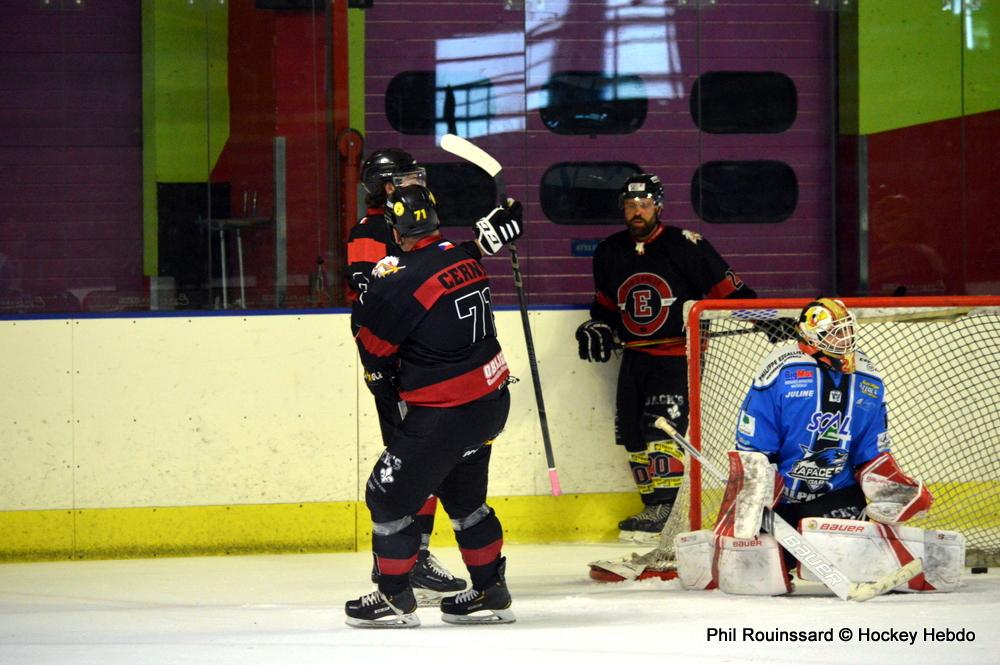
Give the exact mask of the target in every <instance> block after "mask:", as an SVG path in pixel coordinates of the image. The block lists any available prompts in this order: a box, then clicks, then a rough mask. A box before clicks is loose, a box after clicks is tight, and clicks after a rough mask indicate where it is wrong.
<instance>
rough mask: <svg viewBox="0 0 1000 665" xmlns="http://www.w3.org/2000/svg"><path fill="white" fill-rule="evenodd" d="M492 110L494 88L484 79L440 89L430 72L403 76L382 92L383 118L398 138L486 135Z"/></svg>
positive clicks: (410, 73) (397, 77)
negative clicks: (384, 117) (400, 135)
mask: <svg viewBox="0 0 1000 665" xmlns="http://www.w3.org/2000/svg"><path fill="white" fill-rule="evenodd" d="M492 109H493V84H492V83H490V82H489V81H488V80H485V79H484V80H481V81H474V82H472V83H464V84H461V85H443V86H440V87H439V86H438V83H437V76H436V75H435V73H434V72H432V71H411V72H402V73H399V74H396V76H394V77H393V78H392V80H391V81H389V86H388V88H386V91H385V115H386V118H387V119H388V120H389V124H390V125H392V128H393V129H395V130H396V131H397V132H399V133H401V134H435V133H442V134H443V133H445V132H448V133H451V134H461V135H462V136H477V135H480V134H488V133H489V121H490V119H491V118H492V117H493V115H492V113H493V111H492ZM438 130H440V131H439V132H438Z"/></svg>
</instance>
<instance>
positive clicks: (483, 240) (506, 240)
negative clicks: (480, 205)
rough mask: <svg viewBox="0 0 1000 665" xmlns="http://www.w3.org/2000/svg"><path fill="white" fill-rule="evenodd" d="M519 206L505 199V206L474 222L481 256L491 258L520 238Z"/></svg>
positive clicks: (521, 225)
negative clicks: (481, 251) (484, 255)
mask: <svg viewBox="0 0 1000 665" xmlns="http://www.w3.org/2000/svg"><path fill="white" fill-rule="evenodd" d="M521 216H522V213H521V204H520V203H518V202H517V201H515V200H514V199H507V205H506V206H503V207H500V206H498V207H496V208H494V209H493V210H492V211H491V212H490V214H488V215H487V216H486V217H483V218H482V219H480V220H479V221H478V222H476V242H477V243H478V244H479V248H480V249H481V250H483V254H487V255H490V256H492V255H493V254H496V253H497V252H499V251H500V250H501V249H503V246H504V245H507V244H510V243H512V242H514V241H515V240H517V239H518V238H520V237H521V232H522V228H523V224H522V221H521Z"/></svg>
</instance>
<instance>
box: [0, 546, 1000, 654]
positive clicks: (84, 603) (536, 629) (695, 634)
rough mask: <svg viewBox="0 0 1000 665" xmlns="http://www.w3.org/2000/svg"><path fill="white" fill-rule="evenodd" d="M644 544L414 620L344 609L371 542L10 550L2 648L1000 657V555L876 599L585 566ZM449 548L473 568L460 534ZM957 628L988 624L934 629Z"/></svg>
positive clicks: (364, 570) (570, 551) (541, 568)
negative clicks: (257, 549) (288, 549)
mask: <svg viewBox="0 0 1000 665" xmlns="http://www.w3.org/2000/svg"><path fill="white" fill-rule="evenodd" d="M633 549H635V546H626V545H618V544H607V543H604V544H590V545H587V544H574V545H509V546H507V547H506V548H505V554H506V555H507V557H508V569H507V570H508V581H509V586H510V590H511V593H512V595H513V598H514V605H513V609H514V612H515V614H516V616H517V622H516V623H514V624H511V625H504V626H452V625H447V624H443V623H442V622H441V621H440V619H439V618H438V616H437V613H438V610H437V609H436V608H422V609H421V610H420V611H419V615H420V618H421V621H422V622H423V625H422V626H420V627H419V628H415V629H407V630H359V629H355V628H350V627H348V626H346V625H344V614H343V604H344V602H345V601H346V600H348V599H350V598H354V597H357V596H359V595H361V594H362V593H365V592H367V591H369V590H370V585H369V584H368V582H367V579H368V574H369V571H370V566H371V558H370V554H369V553H367V552H361V553H347V554H301V555H275V556H245V557H221V556H220V557H205V558H176V559H144V560H122V561H83V562H80V561H78V562H56V563H28V564H5V565H0V664H2V665H40V664H43V663H53V664H54V663H59V664H60V665H85V664H93V665H124V664H126V663H127V664H129V665H133V664H142V665H152V664H160V663H170V664H175V663H176V664H183V663H212V664H219V665H221V664H232V665H255V664H258V663H289V664H292V663H294V664H296V665H312V664H317V665H318V664H320V663H322V664H323V665H334V664H340V663H358V664H366V663H367V664H372V665H400V664H402V663H463V664H466V665H472V664H479V663H511V664H514V665H524V664H526V663H542V662H545V663H553V662H556V663H602V664H608V663H612V662H663V663H675V664H691V663H695V664H698V663H706V664H707V663H713V664H715V663H796V664H800V663H808V664H809V665H822V664H824V663H871V664H873V665H875V664H877V665H889V664H891V663H908V664H913V663H933V664H934V665H964V664H971V663H982V664H987V663H989V664H994V665H995V664H996V663H1000V627H998V619H997V617H998V616H1000V573H998V572H997V571H996V570H995V569H992V570H991V571H990V572H989V573H988V574H986V575H975V576H972V575H969V576H967V577H966V579H965V581H966V586H965V587H964V588H963V589H962V590H961V591H960V592H958V593H952V594H938V595H934V594H922V595H917V594H892V595H888V596H883V597H879V598H876V599H874V600H872V601H869V602H867V603H860V604H859V603H847V602H843V601H840V600H838V599H837V598H836V597H834V596H832V595H831V594H830V593H829V592H827V591H826V590H825V588H823V587H821V586H818V585H814V584H805V583H801V582H800V583H799V585H798V588H797V590H796V592H795V593H794V594H793V595H791V596H787V597H780V598H739V597H734V596H725V595H723V594H722V593H721V592H719V591H711V592H689V591H684V590H682V589H680V588H679V587H678V586H677V583H676V582H659V581H645V582H628V583H622V584H598V583H596V582H593V581H591V580H590V579H589V578H588V577H587V570H588V569H587V565H586V564H587V562H588V561H590V560H593V559H596V558H611V557H617V556H621V555H624V554H628V552H630V551H632V550H633ZM643 551H644V550H643ZM435 553H436V554H437V555H438V557H439V558H440V559H441V560H442V561H443V562H444V563H445V564H446V565H448V566H449V567H451V569H452V570H453V571H455V572H458V571H464V569H463V568H462V567H461V563H460V559H459V555H458V552H457V550H454V549H441V550H436V551H435ZM713 628H716V629H731V628H736V633H737V635H736V640H735V641H730V642H721V641H719V640H718V639H716V638H712V639H709V636H708V635H709V630H710V629H713ZM744 630H751V631H756V633H757V638H758V639H766V637H767V634H768V633H773V631H776V630H808V631H831V630H832V637H833V641H832V642H810V643H795V642H770V643H768V642H761V641H753V640H750V639H748V638H746V637H744V634H743V633H744ZM946 630H950V631H951V632H952V633H953V634H962V635H964V636H966V637H969V636H970V635H969V634H970V632H971V633H974V641H954V640H953V641H937V640H934V639H932V638H931V637H930V636H929V635H928V634H925V631H946ZM848 631H849V632H850V636H848V635H847V633H848ZM910 631H912V632H913V633H914V635H915V640H914V642H913V643H912V644H911V643H910V642H909V640H910V635H907V634H906V633H907V632H910ZM959 631H964V632H962V633H959ZM842 634H843V636H842ZM865 636H867V637H865ZM878 638H882V639H881V640H879V641H876V640H877V639H878ZM900 640H902V641H900ZM628 656H640V657H648V658H649V659H650V660H649V661H645V660H643V661H626V660H623V658H622V657H628ZM653 659H655V660H653Z"/></svg>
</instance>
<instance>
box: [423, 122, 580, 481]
mask: <svg viewBox="0 0 1000 665" xmlns="http://www.w3.org/2000/svg"><path fill="white" fill-rule="evenodd" d="M441 148H442V149H444V150H446V151H448V152H450V153H451V154H453V155H457V156H459V157H461V158H462V159H464V160H466V161H468V162H472V163H473V164H475V165H476V166H478V167H479V168H481V169H482V170H484V171H486V173H488V174H489V175H490V177H491V178H493V182H495V183H496V187H497V198H498V199H499V201H500V205H502V206H505V205H506V204H507V188H506V186H505V185H504V181H503V167H502V166H500V162H498V161H497V160H496V159H494V158H493V157H492V156H490V154H489V153H487V152H486V151H485V150H483V149H482V148H480V147H479V146H477V145H476V144H474V143H472V142H471V141H469V140H467V139H464V138H462V137H461V136H457V135H455V134H445V135H444V136H442V137H441ZM507 247H508V248H509V249H510V266H511V269H512V271H513V273H514V289H515V290H516V291H517V303H518V307H519V309H520V310H521V327H522V328H524V343H525V345H526V346H527V349H528V364H529V365H530V367H531V382H532V384H533V385H534V387H535V403H536V404H537V405H538V422H539V424H540V425H541V428H542V443H543V444H544V446H545V461H546V463H547V464H548V468H549V483H550V484H551V486H552V496H559V495H560V494H562V488H561V487H560V486H559V474H558V472H557V471H556V462H555V457H554V455H553V454H552V440H551V439H550V438H549V420H548V416H547V415H546V414H545V400H544V399H543V398H542V381H541V377H540V376H539V374H538V361H537V360H535V343H534V340H533V339H532V337H531V324H530V323H529V322H528V305H527V302H526V300H525V296H524V282H523V280H522V279H521V265H520V263H519V262H518V258H517V247H516V246H515V245H514V243H510V244H509V245H507Z"/></svg>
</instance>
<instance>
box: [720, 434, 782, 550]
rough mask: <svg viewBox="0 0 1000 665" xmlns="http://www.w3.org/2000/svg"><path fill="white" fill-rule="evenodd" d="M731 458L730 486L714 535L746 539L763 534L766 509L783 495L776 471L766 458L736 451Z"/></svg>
mask: <svg viewBox="0 0 1000 665" xmlns="http://www.w3.org/2000/svg"><path fill="white" fill-rule="evenodd" d="M728 456H729V483H728V484H727V485H726V494H725V496H724V497H723V499H722V505H721V506H720V508H719V518H718V520H716V525H715V533H716V534H717V535H720V536H728V537H732V538H738V539H741V540H747V539H750V538H755V537H756V536H757V534H759V533H760V524H761V520H762V518H763V516H764V509H765V508H772V507H774V504H775V502H776V501H777V500H778V497H779V495H780V493H781V484H780V481H777V486H776V478H777V477H778V476H777V472H776V470H775V468H774V466H772V464H771V463H770V462H769V461H768V459H767V455H764V454H763V453H758V452H754V451H742V450H739V451H737V450H733V451H730V452H729V453H728Z"/></svg>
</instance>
